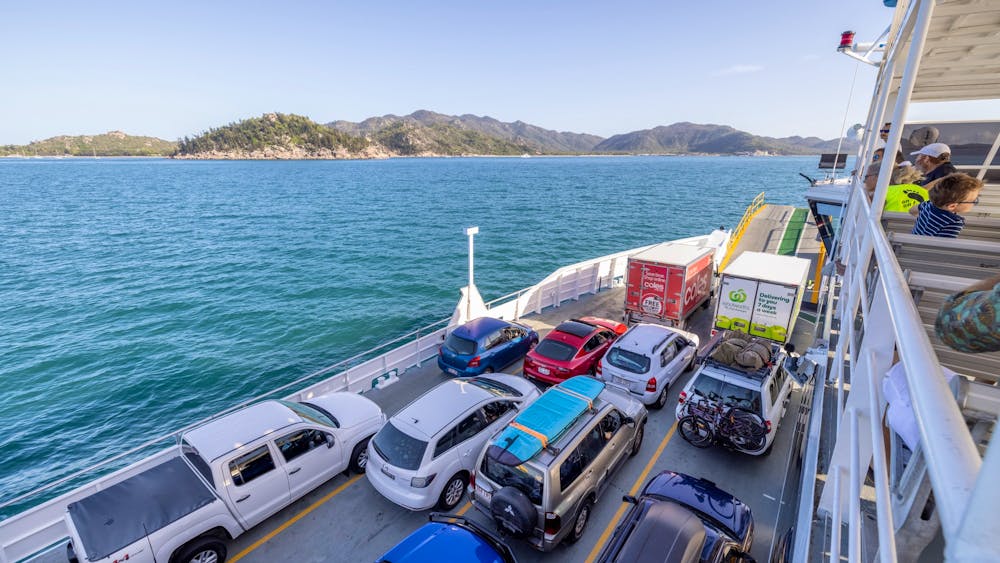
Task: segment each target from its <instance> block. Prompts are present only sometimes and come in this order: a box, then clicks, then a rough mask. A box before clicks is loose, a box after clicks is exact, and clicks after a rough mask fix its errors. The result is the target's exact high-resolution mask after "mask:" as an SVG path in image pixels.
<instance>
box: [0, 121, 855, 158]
mask: <svg viewBox="0 0 1000 563" xmlns="http://www.w3.org/2000/svg"><path fill="white" fill-rule="evenodd" d="M838 141H839V140H838V139H832V140H823V139H820V138H817V137H783V138H774V137H763V136H758V135H753V134H751V133H747V132H745V131H739V130H737V129H734V128H732V127H729V126H726V125H711V124H696V123H687V122H682V123H674V124H672V125H667V126H660V127H655V128H653V129H645V130H642V131H633V132H630V133H623V134H620V135H614V136H612V137H609V138H603V137H599V136H597V135H590V134H586V133H571V132H565V131H553V130H550V129H543V128H541V127H538V126H535V125H531V124H528V123H524V122H522V121H515V122H513V123H506V122H502V121H498V120H496V119H493V118H491V117H480V116H475V115H461V116H453V115H444V114H439V113H435V112H431V111H426V110H420V111H416V112H414V113H412V114H410V115H406V116H396V115H384V116H381V117H372V118H369V119H366V120H365V121H362V122H360V123H353V122H349V121H334V122H331V123H327V124H320V123H317V122H315V121H313V120H311V119H309V118H308V117H304V116H301V115H294V114H283V113H266V114H264V115H262V116H261V117H253V118H249V119H244V120H241V121H237V122H234V123H230V124H228V125H223V126H221V127H215V128H211V129H209V130H208V131H205V132H203V133H201V134H198V135H194V136H190V137H184V138H182V139H179V140H178V141H176V142H171V141H166V140H163V139H157V138H155V137H140V136H132V135H126V134H125V133H122V132H121V131H111V132H109V133H106V134H103V135H85V136H72V137H71V136H59V137H53V138H50V139H46V140H44V141H36V142H32V143H29V144H28V145H0V156H23V157H31V156H56V157H58V156H163V157H172V158H180V159H367V158H391V157H421V156H521V155H580V154H607V155H629V154H653V155H655V154H666V155H678V154H706V155H719V154H721V155H725V154H767V155H793V154H818V153H821V152H833V151H835V150H836V149H837V145H838ZM857 146H858V142H857V140H855V139H854V138H852V137H848V138H845V139H844V141H843V147H842V148H841V150H842V151H845V152H853V151H855V150H856V149H857Z"/></svg>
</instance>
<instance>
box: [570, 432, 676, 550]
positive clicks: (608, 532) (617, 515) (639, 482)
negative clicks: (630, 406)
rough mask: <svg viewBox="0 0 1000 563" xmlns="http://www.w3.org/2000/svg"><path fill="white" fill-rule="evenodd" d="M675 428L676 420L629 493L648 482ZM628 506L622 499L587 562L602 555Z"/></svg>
mask: <svg viewBox="0 0 1000 563" xmlns="http://www.w3.org/2000/svg"><path fill="white" fill-rule="evenodd" d="M675 430H677V422H676V421H674V424H673V426H671V427H670V430H667V435H666V436H664V437H663V441H662V442H660V447H659V448H656V453H654V454H653V457H651V458H649V463H647V464H646V468H645V469H643V470H642V473H641V474H640V475H639V478H638V479H636V480H635V483H634V484H633V485H632V489H631V490H630V491H629V492H628V494H630V495H632V496H635V494H636V493H638V492H639V487H641V486H642V484H643V483H645V482H646V476H647V475H649V472H650V471H652V469H653V465H655V464H656V460H658V459H660V455H661V454H663V449H664V448H666V447H667V443H668V442H670V438H672V437H673V436H674V431H675ZM627 506H629V504H628V503H627V502H625V501H622V505H621V506H619V507H618V511H617V512H615V515H614V517H613V518H612V519H611V522H609V523H608V527H607V528H604V532H603V533H602V534H601V537H600V538H598V539H597V543H596V544H595V545H594V548H593V549H591V550H590V555H588V556H587V559H586V563H593V561H594V560H595V559H597V556H598V555H600V553H601V549H602V548H603V547H604V544H605V543H606V542H607V541H608V538H609V537H611V532H612V530H614V529H615V526H617V525H618V521H619V520H621V518H622V514H624V513H625V507H627Z"/></svg>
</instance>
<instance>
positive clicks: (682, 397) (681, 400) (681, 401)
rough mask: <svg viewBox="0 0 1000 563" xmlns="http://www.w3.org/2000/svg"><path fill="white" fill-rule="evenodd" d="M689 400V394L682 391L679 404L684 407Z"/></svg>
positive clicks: (678, 400)
mask: <svg viewBox="0 0 1000 563" xmlns="http://www.w3.org/2000/svg"><path fill="white" fill-rule="evenodd" d="M687 398H688V394H687V392H685V391H681V394H680V395H678V396H677V404H678V405H683V404H684V401H685V400H686V399H687Z"/></svg>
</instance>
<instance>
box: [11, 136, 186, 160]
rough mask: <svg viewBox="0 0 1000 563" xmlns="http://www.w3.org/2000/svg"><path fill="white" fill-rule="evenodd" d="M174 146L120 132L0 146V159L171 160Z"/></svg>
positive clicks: (159, 140)
mask: <svg viewBox="0 0 1000 563" xmlns="http://www.w3.org/2000/svg"><path fill="white" fill-rule="evenodd" d="M176 150H177V143H173V142H170V141H164V140H163V139H157V138H156V137H137V136H133V135H126V134H125V133H122V132H121V131H109V132H108V133H105V134H103V135H77V136H72V137H71V136H67V135H60V136H58V137H52V138H50V139H45V140H44V141H34V142H32V143H29V144H27V145H0V156H7V155H21V156H170V155H171V154H173V153H174V152H175V151H176Z"/></svg>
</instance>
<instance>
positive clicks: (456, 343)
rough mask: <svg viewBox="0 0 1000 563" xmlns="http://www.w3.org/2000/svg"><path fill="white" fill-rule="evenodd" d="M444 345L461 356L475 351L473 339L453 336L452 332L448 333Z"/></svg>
mask: <svg viewBox="0 0 1000 563" xmlns="http://www.w3.org/2000/svg"><path fill="white" fill-rule="evenodd" d="M444 346H445V348H448V349H449V350H451V351H453V352H455V353H456V354H460V355H462V356H469V355H471V354H475V353H476V342H475V341H474V340H469V339H468V338H462V337H461V336H455V333H454V332H453V333H451V334H449V335H448V338H447V339H446V340H445V341H444Z"/></svg>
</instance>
